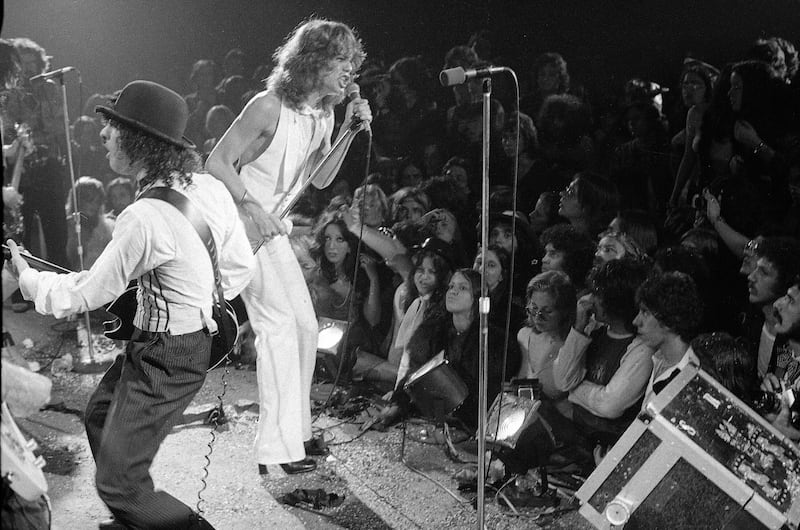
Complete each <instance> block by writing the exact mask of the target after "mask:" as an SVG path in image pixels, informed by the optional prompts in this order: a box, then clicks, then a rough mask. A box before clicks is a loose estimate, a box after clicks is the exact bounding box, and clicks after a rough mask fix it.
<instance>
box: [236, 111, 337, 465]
mask: <svg viewBox="0 0 800 530" xmlns="http://www.w3.org/2000/svg"><path fill="white" fill-rule="evenodd" d="M332 130H333V114H332V113H329V114H328V115H327V116H326V115H324V114H322V113H320V112H315V111H308V112H298V111H296V110H293V109H291V108H289V107H287V106H286V104H285V103H282V104H281V113H280V118H279V121H278V126H277V128H276V130H275V135H274V136H273V138H272V141H271V142H270V145H269V146H268V147H267V149H266V150H265V151H264V152H263V153H262V154H261V155H260V156H259V157H258V158H256V159H255V160H253V161H252V162H250V163H249V164H246V165H244V166H243V167H242V168H241V170H240V172H239V174H240V176H241V178H242V181H243V182H244V184H245V186H246V187H247V192H248V193H249V194H250V196H252V197H254V198H255V199H256V200H257V201H258V202H259V203H260V204H261V206H262V207H263V208H264V209H265V210H266V211H267V212H270V213H276V214H278V213H280V212H281V210H282V209H283V208H284V206H285V204H286V203H288V202H289V201H291V199H292V198H293V197H294V196H295V195H296V194H297V192H298V191H299V188H300V187H301V186H302V184H303V183H304V181H305V180H306V179H307V178H308V176H309V173H310V172H311V170H312V169H313V168H312V167H310V166H311V165H312V164H311V163H310V162H309V158H310V157H311V155H312V154H313V153H314V152H315V151H317V150H318V149H319V147H320V146H322V147H323V149H322V150H323V152H327V150H329V149H330V136H331V132H332ZM256 262H257V264H256V272H255V275H254V276H253V280H252V281H251V283H250V285H248V287H247V288H246V289H245V290H244V292H242V299H243V300H244V303H245V307H246V308H247V313H248V315H249V317H250V324H251V326H252V328H253V331H254V332H255V335H256V339H255V348H256V352H257V361H256V365H257V375H258V389H259V401H260V416H259V419H258V432H257V434H256V439H255V451H256V460H257V461H258V463H259V464H264V465H267V464H281V463H287V462H294V461H297V460H302V459H303V458H305V456H306V455H305V450H304V449H303V441H304V440H309V439H310V438H311V404H310V392H311V380H312V377H313V375H314V363H315V361H316V350H317V319H316V315H315V314H314V307H313V305H312V303H311V297H310V296H309V293H308V288H307V287H306V283H305V280H304V279H303V273H302V271H301V269H300V265H299V264H298V262H297V259H296V258H295V255H294V252H293V251H292V248H291V246H290V244H289V239H288V237H287V236H280V237H275V238H273V239H272V240H270V241H269V242H267V243H265V244H264V245H262V247H261V248H260V249H259V250H258V253H257V254H256Z"/></svg>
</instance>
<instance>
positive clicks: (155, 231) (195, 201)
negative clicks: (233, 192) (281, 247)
mask: <svg viewBox="0 0 800 530" xmlns="http://www.w3.org/2000/svg"><path fill="white" fill-rule="evenodd" d="M192 179H193V184H192V185H191V186H189V187H188V188H185V189H183V188H181V187H180V185H179V184H178V183H177V179H176V182H175V183H174V184H173V188H175V189H176V190H178V191H180V192H181V193H183V194H184V195H186V196H187V197H188V198H189V200H190V201H191V203H192V205H193V206H195V207H196V208H197V209H199V210H200V212H201V213H202V215H203V218H204V219H205V221H206V223H208V226H209V228H210V229H211V233H212V236H213V238H214V242H215V244H216V247H217V256H218V262H219V270H220V277H221V283H222V288H223V290H224V293H225V297H226V298H232V297H234V296H236V295H237V294H239V292H241V291H242V289H244V287H245V286H246V285H247V283H248V282H249V281H250V278H251V277H252V275H253V272H254V267H255V258H254V256H253V252H252V250H251V247H250V244H249V243H248V241H247V237H246V236H245V232H244V227H243V226H242V223H241V220H240V219H239V215H238V213H237V210H236V206H235V204H234V203H233V199H232V198H231V196H230V194H229V193H228V191H227V189H226V188H225V186H224V184H222V182H221V181H219V180H217V179H216V178H214V177H212V176H211V175H209V174H206V173H196V174H194V175H192ZM133 279H139V280H140V281H139V292H138V294H137V302H138V303H137V310H136V317H135V319H134V325H135V326H136V327H138V328H140V329H143V330H145V331H169V332H170V333H172V334H175V335H181V334H185V333H191V332H194V331H198V330H200V329H203V328H204V327H207V328H208V329H209V330H210V331H215V330H216V324H215V323H214V321H213V320H212V319H211V314H212V313H211V306H212V304H213V296H214V292H215V290H216V287H215V283H214V275H213V272H212V266H211V260H210V258H209V256H208V251H207V250H206V247H205V245H204V244H203V242H202V241H201V240H200V237H199V236H198V235H197V231H196V230H195V229H194V227H193V226H192V225H191V223H190V222H189V221H188V220H187V219H186V217H185V216H184V215H183V214H182V213H181V212H180V211H178V209H176V208H175V207H174V206H172V205H171V204H169V203H167V202H165V201H162V200H160V199H139V200H136V201H135V202H134V203H133V204H131V205H130V206H128V207H127V208H126V209H125V210H124V211H123V212H122V213H121V214H120V215H119V217H118V218H117V222H116V225H115V227H114V233H113V236H112V239H111V242H109V244H108V246H106V248H105V250H104V251H103V252H102V254H100V256H99V257H98V258H97V261H95V263H94V265H92V267H91V269H89V270H88V271H82V272H78V273H70V274H56V273H52V272H40V271H36V270H34V269H32V268H31V269H27V270H25V271H24V272H23V273H22V274H21V275H20V278H19V283H20V288H21V289H22V294H23V295H24V296H25V298H27V299H29V300H33V301H34V303H35V305H36V310H37V311H38V312H40V313H45V314H48V313H49V314H53V315H54V316H55V317H57V318H63V317H65V316H67V315H69V314H72V313H78V312H83V311H86V310H91V309H96V308H98V307H101V306H103V305H105V304H107V303H109V302H111V301H112V300H114V299H115V298H116V297H117V296H119V295H120V294H121V293H122V292H123V291H124V290H125V288H126V287H127V285H128V283H129V282H130V280H133Z"/></svg>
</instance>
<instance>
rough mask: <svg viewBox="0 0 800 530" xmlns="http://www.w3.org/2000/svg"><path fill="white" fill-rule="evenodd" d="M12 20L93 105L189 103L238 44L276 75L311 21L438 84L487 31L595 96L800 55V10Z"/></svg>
mask: <svg viewBox="0 0 800 530" xmlns="http://www.w3.org/2000/svg"><path fill="white" fill-rule="evenodd" d="M4 14H5V16H4V20H3V27H2V36H3V37H19V36H27V37H30V38H32V39H33V40H35V41H37V42H38V43H39V44H41V45H42V46H44V47H45V48H46V49H47V52H48V53H49V54H50V55H52V56H53V61H52V67H53V68H58V67H62V66H68V65H69V66H76V67H77V68H78V69H79V70H80V72H81V74H82V80H83V85H84V88H83V97H86V96H88V95H89V94H91V93H93V92H104V93H107V92H111V91H113V90H115V89H118V88H121V87H122V86H123V85H124V84H125V83H127V82H129V81H131V80H133V79H139V78H145V79H151V80H154V81H158V82H161V83H163V84H166V85H168V86H170V87H172V88H174V89H176V90H177V91H179V92H181V93H184V94H185V93H188V92H189V91H190V87H189V86H188V83H187V77H188V74H189V70H190V68H191V64H192V62H193V61H194V60H196V59H200V58H211V59H214V60H216V61H217V62H218V63H221V60H222V57H223V55H224V54H225V52H226V51H227V50H229V49H230V48H233V47H239V48H242V49H243V50H244V51H245V52H246V54H247V56H248V60H247V63H248V64H247V66H248V67H249V68H253V67H255V66H256V65H257V64H260V63H268V64H271V59H270V56H271V54H272V52H273V51H274V49H275V48H276V47H277V46H278V45H279V44H280V43H281V42H282V40H283V39H284V37H285V36H286V35H287V34H288V33H289V32H290V31H291V30H292V29H293V28H294V27H295V26H296V25H297V24H298V23H300V22H301V21H302V20H303V19H304V18H307V17H309V16H310V15H312V14H316V15H318V16H322V17H326V18H331V19H336V20H340V21H342V22H345V23H347V24H350V25H352V26H353V27H355V28H356V29H357V31H358V32H359V34H360V35H361V37H362V39H363V40H364V43H365V46H366V50H367V53H368V54H369V55H371V56H372V57H382V58H384V59H386V61H387V63H389V64H390V63H391V62H392V61H394V60H395V59H397V58H399V57H400V56H402V55H407V54H422V55H423V56H424V57H425V58H426V59H427V60H428V62H429V63H430V66H431V69H432V70H434V73H437V72H438V70H439V69H440V68H441V65H442V63H443V58H444V54H445V52H446V51H447V50H448V49H449V48H450V47H451V46H453V45H455V44H460V43H466V41H467V40H468V38H469V36H470V34H471V33H472V32H473V31H475V30H476V29H479V28H487V29H489V30H490V31H491V32H492V34H493V46H494V51H493V55H494V56H495V57H496V58H497V60H498V61H503V64H504V65H508V66H511V67H512V68H514V69H515V70H516V71H517V73H518V75H519V77H520V80H521V81H522V82H523V83H526V78H527V76H526V73H527V70H528V68H529V64H530V59H532V58H533V57H535V56H536V55H537V54H539V53H541V52H544V51H558V52H560V53H561V54H562V55H563V56H564V57H565V59H566V60H567V63H568V65H569V70H570V74H571V76H572V79H573V85H577V84H581V85H584V86H586V88H587V89H588V91H589V95H590V96H595V97H599V96H601V95H603V94H611V93H612V92H617V91H618V90H619V89H620V87H621V86H622V84H623V82H624V81H625V80H626V79H627V78H630V77H633V76H642V77H646V78H649V79H652V80H655V81H657V82H659V83H662V84H665V85H667V86H673V87H674V86H675V85H677V76H678V72H679V70H680V65H681V61H682V59H683V57H684V56H685V54H687V53H693V54H695V56H697V57H699V58H702V59H704V60H706V61H708V62H711V63H713V64H715V65H717V66H720V67H721V66H724V64H725V63H727V62H730V61H734V60H737V59H739V58H741V57H742V55H743V53H744V51H745V50H746V49H747V48H748V47H749V45H750V43H752V41H753V40H754V39H755V38H757V37H759V36H762V35H778V36H782V37H785V38H788V39H789V40H792V41H793V42H795V43H796V44H800V41H798V38H800V31H799V30H798V28H800V1H798V0H694V1H690V0H613V1H612V0H595V1H592V0H518V1H489V0H483V1H478V0H468V1H460V2H436V1H416V0H412V1H397V0H395V1H391V0H388V1H387V0H375V1H369V0H364V1H356V0H338V1H320V0H317V1H310V0H285V1H278V0H266V1H263V0H259V1H256V0H250V1H247V0H216V1H215V0H7V1H6V2H5V13H4ZM72 76H73V74H68V77H67V82H68V83H69V85H68V86H69V91H70V96H69V98H70V107H71V110H70V113H71V116H73V117H75V116H76V114H75V111H74V110H72V108H77V104H78V100H79V97H80V96H79V91H78V88H77V80H76V78H75V77H72ZM524 88H525V87H524V86H523V90H524ZM437 90H439V91H440V92H439V94H440V95H442V93H443V92H441V91H443V89H437Z"/></svg>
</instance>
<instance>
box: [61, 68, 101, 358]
mask: <svg viewBox="0 0 800 530" xmlns="http://www.w3.org/2000/svg"><path fill="white" fill-rule="evenodd" d="M58 80H59V83H60V84H61V103H62V105H63V106H64V134H65V138H66V142H67V166H68V167H69V180H70V184H71V188H70V189H71V198H72V214H71V215H72V221H73V225H74V227H75V241H76V243H77V251H78V266H79V267H80V270H84V265H83V243H82V242H81V214H80V210H79V208H78V192H77V190H76V189H75V169H74V166H73V164H72V138H71V135H70V132H69V110H68V109H67V86H66V85H65V84H64V72H62V73H61V74H59V75H58ZM83 317H84V326H86V345H87V347H88V349H89V359H90V362H94V344H93V342H94V341H93V340H92V321H91V318H89V311H88V310H87V311H86V312H85V313H84V314H83ZM78 342H79V343H80V337H78ZM79 346H80V344H79Z"/></svg>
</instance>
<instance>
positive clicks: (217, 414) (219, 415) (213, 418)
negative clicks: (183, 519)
mask: <svg viewBox="0 0 800 530" xmlns="http://www.w3.org/2000/svg"><path fill="white" fill-rule="evenodd" d="M229 362H230V361H226V362H225V363H224V364H223V367H224V369H225V371H224V372H223V373H222V379H221V383H222V393H221V394H217V400H218V401H219V406H218V407H215V408H214V410H212V411H211V413H210V414H209V416H208V421H210V422H211V425H212V427H211V430H210V431H209V435H210V437H211V439H210V440H209V441H208V444H206V445H207V447H208V452H207V453H206V454H205V455H203V458H204V459H205V461H206V462H205V464H203V476H202V477H201V478H200V482H201V486H200V489H199V490H198V491H197V505H196V506H197V513H198V514H199V515H203V514H204V513H205V511H204V510H203V506H202V505H203V503H205V499H203V492H204V491H205V490H206V488H207V487H208V483H207V482H206V479H207V478H208V475H209V473H208V467H209V466H210V465H211V455H212V454H213V453H214V442H215V441H216V440H217V429H218V428H219V425H220V423H219V422H220V420H221V419H223V418H224V417H225V410H224V409H223V401H222V398H223V397H225V392H226V391H227V390H228V383H227V381H225V376H226V375H228V373H229V372H228V363H229Z"/></svg>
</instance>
